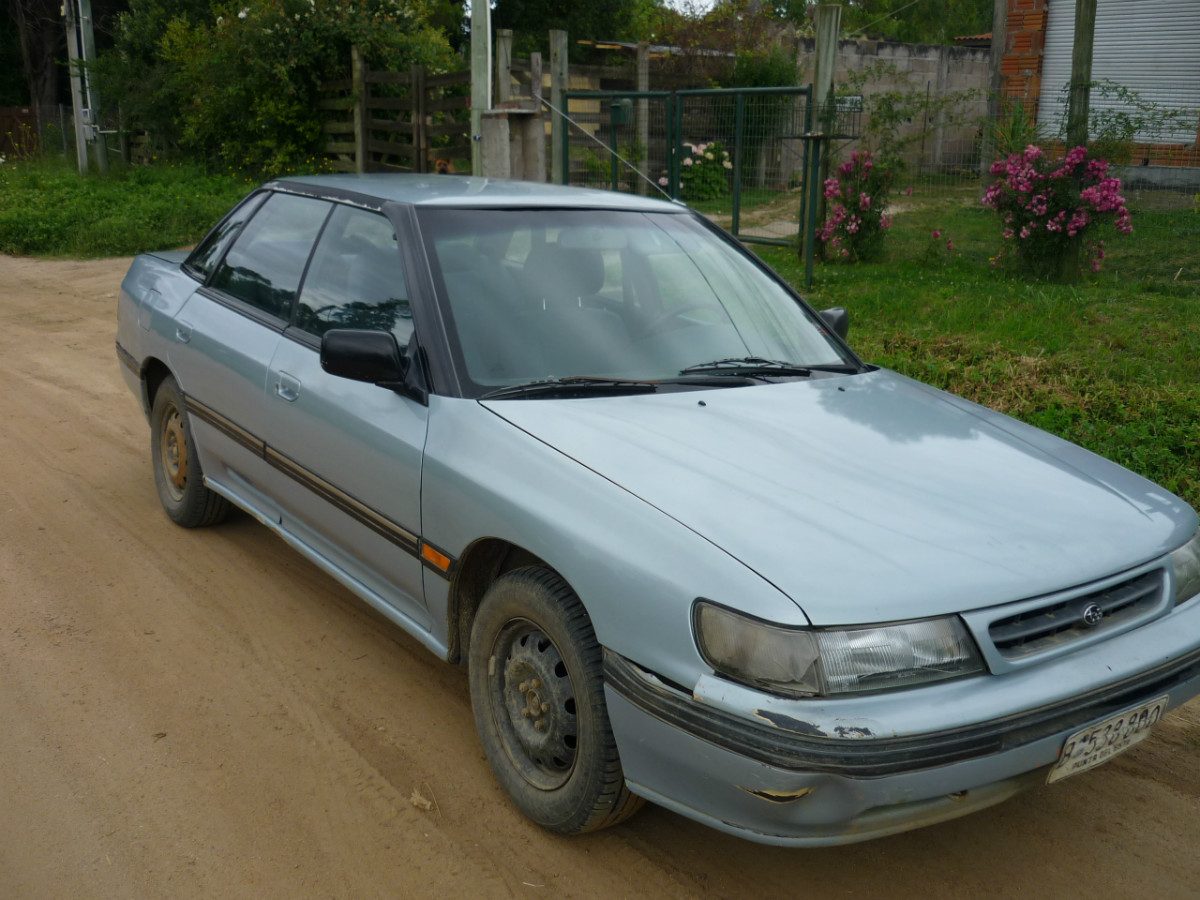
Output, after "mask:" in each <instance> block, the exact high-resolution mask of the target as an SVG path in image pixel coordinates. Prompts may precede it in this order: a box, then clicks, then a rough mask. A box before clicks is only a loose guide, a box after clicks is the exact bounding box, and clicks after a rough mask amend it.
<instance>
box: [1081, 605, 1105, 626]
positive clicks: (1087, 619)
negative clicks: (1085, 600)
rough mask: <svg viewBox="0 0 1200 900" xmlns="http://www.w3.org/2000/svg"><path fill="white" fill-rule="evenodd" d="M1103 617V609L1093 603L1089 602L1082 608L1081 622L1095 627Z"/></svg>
mask: <svg viewBox="0 0 1200 900" xmlns="http://www.w3.org/2000/svg"><path fill="white" fill-rule="evenodd" d="M1103 619H1104V610H1102V609H1101V608H1100V607H1099V606H1097V605H1096V604H1095V603H1089V604H1088V605H1087V606H1085V607H1084V608H1083V624H1084V625H1086V626H1087V627H1088V628H1095V627H1096V626H1097V625H1099V624H1100V622H1101V621H1102V620H1103Z"/></svg>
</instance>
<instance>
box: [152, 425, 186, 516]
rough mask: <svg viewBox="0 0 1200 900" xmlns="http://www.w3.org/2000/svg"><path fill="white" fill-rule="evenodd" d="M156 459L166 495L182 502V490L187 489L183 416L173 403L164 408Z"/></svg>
mask: <svg viewBox="0 0 1200 900" xmlns="http://www.w3.org/2000/svg"><path fill="white" fill-rule="evenodd" d="M158 459H159V464H160V465H161V467H162V473H163V483H164V484H165V485H166V488H167V493H169V494H170V495H171V498H172V499H173V500H175V501H179V500H182V499H183V492H184V489H185V488H186V487H187V471H188V451H187V438H186V437H185V435H184V432H183V416H182V415H181V414H180V412H179V408H178V407H176V406H175V404H173V403H172V404H170V405H169V406H168V407H167V408H166V411H165V413H164V415H163V420H162V430H161V432H160V434H159V441H158Z"/></svg>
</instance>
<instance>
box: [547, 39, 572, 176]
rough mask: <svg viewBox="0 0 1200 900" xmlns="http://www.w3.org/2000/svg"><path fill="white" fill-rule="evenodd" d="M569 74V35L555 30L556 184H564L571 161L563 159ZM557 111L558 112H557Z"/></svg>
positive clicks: (553, 131) (553, 129) (552, 72)
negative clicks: (565, 96) (565, 97)
mask: <svg viewBox="0 0 1200 900" xmlns="http://www.w3.org/2000/svg"><path fill="white" fill-rule="evenodd" d="M569 77H570V76H569V72H568V69H567V33H566V32H565V31H559V30H558V29H554V30H552V31H551V32H550V105H551V106H553V107H554V109H552V110H551V111H550V148H551V149H550V180H551V181H553V182H554V183H555V184H562V183H563V175H564V172H566V171H567V169H566V167H567V166H569V165H570V161H569V160H566V159H563V157H564V156H565V155H566V154H564V153H563V150H562V146H563V135H564V134H566V131H565V129H566V128H567V127H568V125H567V122H566V120H565V119H563V114H565V113H566V112H567V110H566V100H564V99H563V94H565V93H566V91H567V87H568V84H569V82H568V78H569ZM556 110H557V111H556Z"/></svg>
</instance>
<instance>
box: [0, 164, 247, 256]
mask: <svg viewBox="0 0 1200 900" xmlns="http://www.w3.org/2000/svg"><path fill="white" fill-rule="evenodd" d="M251 187H252V185H251V184H250V183H248V182H246V181H243V180H242V179H239V178H235V177H232V176H229V175H211V174H206V173H205V172H203V171H202V170H201V169H199V168H198V167H196V166H194V165H162V164H159V165H153V166H138V167H136V168H131V169H121V168H114V170H113V171H112V172H111V173H110V174H109V175H107V176H100V175H88V176H83V177H81V176H80V175H79V174H77V173H76V172H75V169H74V166H73V164H72V162H68V161H66V160H59V159H47V160H44V161H42V160H32V161H21V162H15V163H14V162H13V161H12V160H9V161H8V162H7V163H5V164H4V165H0V253H16V254H31V255H38V256H43V255H45V256H75V257H81V256H82V257H90V256H114V255H120V254H127V253H140V252H142V251H145V250H164V249H171V248H174V247H182V246H185V245H187V244H192V243H195V242H196V241H197V240H199V238H200V237H202V236H203V235H204V233H205V232H207V231H208V229H209V228H211V227H212V226H213V225H214V224H215V223H216V222H217V220H218V219H219V218H221V216H222V215H223V214H224V213H225V212H226V211H227V210H228V209H229V207H231V206H232V205H233V204H234V203H235V202H237V201H238V200H240V199H241V198H242V197H244V196H245V195H246V194H247V193H248V192H249V191H250V189H251Z"/></svg>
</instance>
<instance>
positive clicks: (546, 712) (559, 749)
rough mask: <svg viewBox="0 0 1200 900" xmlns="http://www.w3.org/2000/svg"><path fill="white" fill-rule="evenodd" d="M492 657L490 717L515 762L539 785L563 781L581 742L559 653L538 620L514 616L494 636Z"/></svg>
mask: <svg viewBox="0 0 1200 900" xmlns="http://www.w3.org/2000/svg"><path fill="white" fill-rule="evenodd" d="M492 659H493V661H494V666H492V667H490V671H489V673H488V680H489V682H490V690H489V700H490V705H491V713H492V719H493V721H495V723H496V725H497V730H498V731H499V734H500V743H501V745H502V746H503V747H504V751H505V753H506V754H507V755H508V758H509V760H510V761H511V762H512V764H513V768H514V769H516V771H517V772H518V773H520V775H521V777H522V778H524V779H525V781H527V782H528V783H529V784H531V785H532V786H533V787H535V788H538V789H539V790H543V791H552V790H555V789H557V788H560V787H562V786H563V785H564V784H566V783H567V781H568V780H569V779H570V777H571V773H572V772H573V771H574V770H575V761H576V756H577V751H578V744H579V725H578V717H577V715H576V700H575V684H574V682H573V681H572V679H571V675H570V673H569V672H568V671H567V667H566V663H565V662H564V661H563V658H562V653H561V652H560V651H559V649H558V647H557V646H556V645H555V643H554V641H552V640H551V639H550V638H549V636H547V635H546V633H545V631H543V630H542V628H541V627H540V626H538V625H537V624H536V623H534V622H531V621H529V620H528V619H513V620H512V621H510V622H508V623H507V624H506V625H505V626H504V628H502V629H501V630H500V633H499V634H498V635H497V636H496V640H495V642H494V643H493V645H492Z"/></svg>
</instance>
